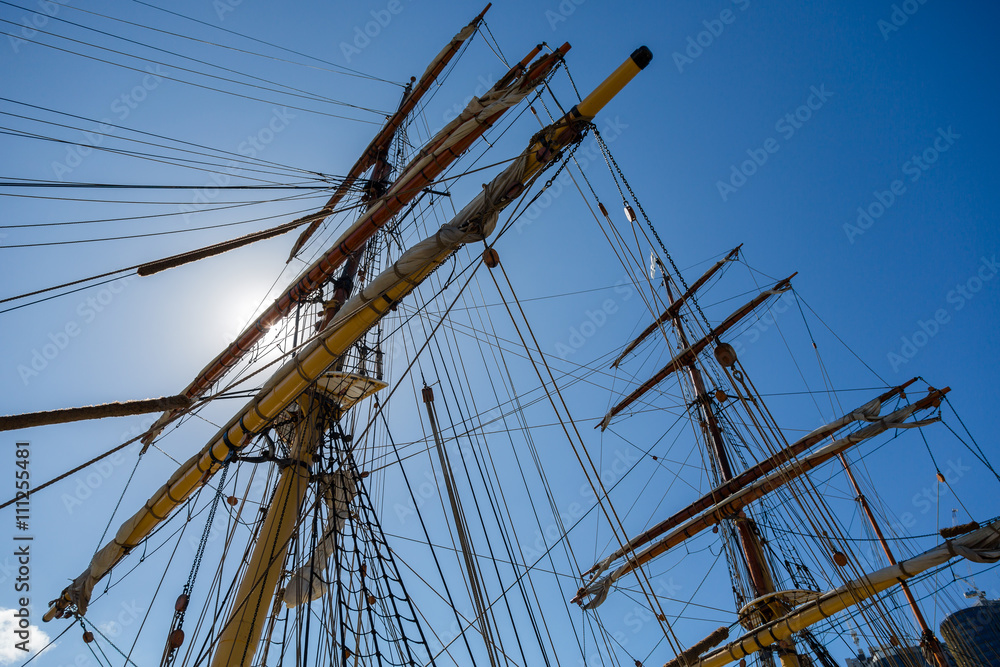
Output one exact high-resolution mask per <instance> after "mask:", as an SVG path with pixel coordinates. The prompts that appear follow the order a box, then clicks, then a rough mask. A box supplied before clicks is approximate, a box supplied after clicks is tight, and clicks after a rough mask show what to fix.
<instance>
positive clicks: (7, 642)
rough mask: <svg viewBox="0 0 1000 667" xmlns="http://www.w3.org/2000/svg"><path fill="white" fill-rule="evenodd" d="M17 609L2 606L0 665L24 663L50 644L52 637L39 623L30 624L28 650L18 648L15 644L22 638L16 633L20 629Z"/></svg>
mask: <svg viewBox="0 0 1000 667" xmlns="http://www.w3.org/2000/svg"><path fill="white" fill-rule="evenodd" d="M15 613H16V610H14V609H5V608H3V607H0V665H13V664H22V663H23V662H24V661H25V660H27V659H28V658H29V657H30V656H32V655H34V654H35V653H38V651H39V650H40V649H42V648H43V647H45V646H46V645H48V643H49V641H50V639H49V636H48V635H47V634H45V632H43V631H42V629H41V628H39V627H38V626H37V625H31V626H28V633H29V639H28V649H29V650H28V652H25V651H22V650H20V649H18V648H17V647H16V646H15V644H16V643H18V642H20V641H21V639H20V638H19V637H18V636H17V635H15V634H14V631H15V630H18V629H19V627H18V620H19V619H17V618H15V617H14V614H15Z"/></svg>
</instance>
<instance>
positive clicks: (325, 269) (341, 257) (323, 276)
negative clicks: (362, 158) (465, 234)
mask: <svg viewBox="0 0 1000 667" xmlns="http://www.w3.org/2000/svg"><path fill="white" fill-rule="evenodd" d="M569 49H570V45H569V44H568V43H567V44H563V45H562V46H561V47H560V48H559V49H558V50H556V51H554V52H552V53H550V54H547V55H545V56H543V57H541V58H539V59H538V60H537V61H535V63H534V64H533V65H531V66H530V67H529V66H528V63H529V62H530V60H531V58H532V57H533V56H534V54H537V53H538V51H539V47H535V49H533V50H532V51H531V53H529V54H528V56H526V57H525V58H524V59H523V60H522V61H521V62H519V63H518V64H516V65H515V66H514V67H512V68H511V70H510V71H508V72H507V74H505V75H504V76H503V77H502V78H501V79H500V80H499V81H498V82H497V84H496V85H495V86H494V87H493V91H501V90H504V89H506V88H510V89H511V90H516V91H519V92H522V93H523V92H526V91H530V90H532V89H533V88H534V87H535V86H536V85H538V83H540V82H541V81H542V80H543V79H544V78H545V77H546V76H547V75H548V74H549V72H551V71H552V69H553V68H554V67H555V66H556V65H557V64H558V63H559V62H560V61H561V60H562V58H563V56H564V55H565V54H566V52H568V51H569ZM525 70H527V71H526V72H525ZM522 72H524V73H522ZM500 106H501V108H500V109H498V110H497V111H495V112H494V113H492V114H490V115H489V116H487V117H486V118H483V119H480V122H478V123H476V125H475V127H474V128H473V129H472V130H471V131H469V133H468V134H467V135H466V136H464V137H463V138H462V139H460V140H459V141H457V142H456V143H455V144H454V145H452V146H450V147H446V146H445V144H446V142H447V141H448V139H449V137H450V134H446V133H444V132H442V133H440V134H439V135H438V136H437V137H435V138H434V140H433V142H432V143H430V144H428V145H427V146H425V147H424V148H423V149H422V150H421V151H420V153H419V154H418V155H417V156H416V157H415V158H414V159H413V160H411V161H410V166H413V165H420V164H421V163H422V162H426V164H424V165H423V166H422V167H421V168H420V169H419V170H417V169H415V168H412V169H411V168H409V167H408V168H407V169H404V171H403V175H402V176H400V178H399V179H398V180H397V181H396V182H395V183H394V184H393V185H392V187H391V188H390V189H389V191H388V193H387V194H386V195H385V196H384V197H383V198H381V199H380V200H379V201H378V203H376V205H374V206H373V207H372V208H370V209H369V210H368V212H367V213H366V214H365V215H364V216H363V217H362V218H361V219H360V220H358V221H357V222H356V223H355V224H354V225H353V227H352V228H351V230H350V231H349V232H348V233H346V234H345V235H344V236H342V237H341V239H340V240H339V241H338V242H337V243H336V244H335V245H334V246H333V247H332V248H330V249H328V250H327V252H326V253H325V254H324V255H323V256H322V257H320V258H319V259H318V260H317V261H315V262H314V263H313V264H312V265H311V266H310V267H309V268H308V269H307V270H306V271H304V272H303V273H302V274H301V275H300V277H299V278H298V280H296V281H295V282H294V283H293V284H292V285H291V286H290V287H289V288H288V289H287V290H286V291H285V293H284V294H282V295H281V296H280V297H278V299H277V300H275V302H274V303H273V304H271V306H270V307H269V308H268V309H267V310H265V311H264V313H262V314H261V315H260V316H259V317H258V318H257V320H256V321H254V322H253V324H251V325H250V326H249V327H248V328H247V329H246V330H245V331H244V332H243V333H242V334H240V336H239V337H238V338H237V339H236V340H235V341H234V342H233V343H231V344H230V345H229V347H227V348H226V349H225V350H224V351H223V352H222V353H221V354H219V355H218V356H217V357H216V358H215V359H213V360H212V361H211V362H210V363H209V364H208V366H206V367H205V368H204V369H203V370H202V371H201V373H199V375H198V377H197V378H195V380H194V381H193V382H192V383H191V384H190V385H189V386H188V387H187V389H185V391H184V392H183V395H185V396H187V397H189V398H191V399H197V398H198V397H200V396H202V395H203V394H204V393H205V392H206V391H207V390H208V388H209V387H211V386H212V385H213V384H214V383H215V382H216V381H217V380H218V379H219V378H221V377H222V376H223V375H224V374H225V373H226V372H227V371H228V370H229V369H230V368H231V367H232V366H233V365H234V364H235V363H236V362H237V361H238V360H239V359H240V358H242V357H243V355H244V354H246V352H247V351H248V350H250V349H251V348H253V346H254V345H256V344H257V343H258V342H259V341H260V340H261V339H262V338H263V337H264V335H265V334H266V333H267V331H268V329H270V327H271V326H273V325H274V324H275V323H277V322H278V321H279V320H280V319H281V318H283V317H285V316H286V315H288V314H289V313H290V312H291V311H292V309H293V307H294V306H295V305H296V304H297V303H299V302H300V301H301V300H302V299H304V298H305V297H307V296H309V295H310V294H312V293H313V292H314V291H315V290H316V289H317V288H318V287H320V286H321V285H322V284H323V283H324V282H325V281H327V280H328V279H330V278H331V277H332V276H333V274H334V272H335V271H336V270H337V268H338V267H339V266H341V264H343V262H344V261H345V260H346V259H347V257H349V256H350V255H351V254H352V253H353V252H355V251H356V250H358V249H359V248H361V247H362V246H363V245H364V244H365V243H366V242H367V241H368V239H369V238H371V237H372V236H373V235H374V234H375V232H377V231H378V230H379V229H380V228H381V227H382V226H383V225H385V224H386V223H387V222H388V221H389V220H390V219H391V218H392V217H393V216H394V215H396V213H398V212H399V211H400V210H401V209H402V208H403V207H404V206H405V205H407V204H408V203H410V202H411V201H412V200H413V199H414V198H415V197H416V196H417V195H418V194H419V193H420V192H421V191H422V190H423V189H424V188H425V187H427V186H428V185H429V184H430V183H431V182H432V181H433V180H434V179H435V178H436V177H437V176H439V175H440V174H441V172H443V171H444V170H445V169H446V168H447V167H448V166H450V165H451V164H452V163H453V162H454V161H455V160H456V159H457V158H458V157H459V156H461V155H462V154H463V153H464V152H465V151H466V150H467V149H468V148H469V147H470V146H471V145H472V144H473V143H474V142H475V141H476V140H477V139H478V138H479V137H481V136H482V135H483V134H484V133H485V132H486V130H488V129H489V128H490V127H492V126H493V124H494V123H496V121H497V120H499V118H500V117H501V116H502V115H503V114H504V113H505V112H506V111H507V109H508V108H509V107H508V106H505V105H500ZM456 127H457V126H456ZM451 129H452V131H454V129H455V128H454V127H453V128H451ZM411 172H415V173H411ZM177 414H178V413H177V412H176V411H175V412H170V413H165V414H164V415H162V416H161V417H160V419H158V420H157V422H156V423H155V424H154V425H153V427H152V428H151V429H150V431H149V433H148V434H147V435H146V436H145V437H144V438H143V443H145V444H146V445H148V444H149V443H150V442H152V440H153V439H154V438H155V437H156V436H157V435H158V434H159V432H160V430H162V428H163V426H164V425H166V423H167V422H168V421H169V420H170V419H172V418H173V417H174V416H176V415H177Z"/></svg>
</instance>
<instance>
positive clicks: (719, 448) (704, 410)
mask: <svg viewBox="0 0 1000 667" xmlns="http://www.w3.org/2000/svg"><path fill="white" fill-rule="evenodd" d="M664 284H665V285H666V288H667V298H668V299H670V301H673V300H674V295H673V291H672V290H671V289H670V278H669V276H668V277H667V279H666V280H665V281H664ZM670 320H671V323H672V324H673V326H674V330H675V331H676V332H677V342H678V343H679V344H680V346H681V349H687V348H688V347H689V344H688V339H687V334H686V333H685V331H684V323H683V322H682V320H681V317H680V314H679V312H677V313H674V314H672V316H671V318H670ZM696 360H697V357H696V356H692V357H690V359H689V360H688V361H687V362H686V363H685V364H684V368H685V370H686V371H687V376H688V378H689V379H690V381H691V385H692V387H693V388H694V394H695V399H694V400H695V403H697V405H698V421H699V422H700V423H701V428H702V433H703V435H704V436H705V444H706V445H707V446H708V449H709V451H710V452H711V454H712V456H713V457H714V459H715V461H716V462H717V463H718V466H719V476H720V477H721V478H722V481H723V483H725V482H729V481H731V480H732V479H733V477H734V475H733V468H732V464H731V463H730V461H729V453H728V452H727V451H726V443H725V440H724V439H723V437H722V429H721V428H720V427H719V420H718V419H717V418H716V416H715V413H714V412H712V408H711V401H712V398H711V396H710V395H709V394H708V391H707V390H706V389H705V381H704V378H703V377H702V374H701V369H699V368H698V365H697V363H696ZM745 512H746V511H745V510H744V512H741V513H740V516H739V517H738V518H736V519H735V523H736V531H737V535H738V537H739V543H740V550H741V551H742V553H743V559H744V561H745V562H746V566H747V570H748V571H749V573H750V580H751V584H752V587H753V592H754V596H755V599H759V598H762V597H764V596H767V595H770V594H771V593H775V592H776V587H775V585H774V576H773V575H772V573H771V570H770V567H768V563H767V560H766V558H765V557H764V549H763V547H762V546H761V543H760V538H759V537H758V536H757V533H756V530H755V528H756V524H755V523H754V521H753V519H752V518H750V517H749V516H748V515H747V514H746V513H745ZM777 604H779V603H778V602H777V601H776V600H775V601H774V603H773V605H777ZM762 611H763V612H764V613H763V614H762V617H763V619H764V621H765V622H767V621H771V620H774V619H775V618H778V617H779V616H780V613H779V610H778V609H777V608H776V607H774V606H772V604H769V605H768V606H767V607H766V608H764V609H762ZM778 657H779V659H780V660H781V664H782V666H783V667H798V666H799V657H798V654H797V653H796V652H795V645H794V644H793V643H791V641H790V640H789V641H788V645H787V648H783V649H779V651H778Z"/></svg>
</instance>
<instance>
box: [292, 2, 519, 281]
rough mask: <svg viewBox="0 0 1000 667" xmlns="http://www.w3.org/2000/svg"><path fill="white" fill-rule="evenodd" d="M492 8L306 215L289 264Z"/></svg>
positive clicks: (451, 46)
mask: <svg viewBox="0 0 1000 667" xmlns="http://www.w3.org/2000/svg"><path fill="white" fill-rule="evenodd" d="M492 6H493V3H492V2H491V3H489V4H488V5H486V8H485V9H483V11H481V12H479V16H477V17H476V18H474V19H472V22H471V23H469V25H468V26H466V28H465V30H462V31H461V32H459V34H458V35H457V36H456V37H455V39H453V40H452V41H451V43H450V44H448V46H446V47H445V49H444V51H442V52H441V54H440V55H438V57H437V59H436V60H435V62H434V63H433V64H432V65H431V66H430V67H428V68H427V71H426V72H424V74H423V76H421V77H420V81H418V82H417V83H416V85H415V86H413V90H412V91H411V92H410V94H409V95H408V96H407V97H406V99H404V100H403V103H402V104H401V105H400V106H399V109H398V110H397V111H396V113H394V114H393V115H392V116H390V117H389V120H388V121H386V124H385V126H384V127H383V128H382V130H381V131H380V132H379V133H378V134H377V135H376V136H375V138H374V139H372V142H371V143H370V144H368V148H366V149H365V152H364V153H362V154H361V157H360V158H358V161H357V162H355V163H354V166H353V167H351V169H350V170H349V171H348V172H347V176H345V177H344V180H343V182H341V184H340V186H339V187H338V188H337V189H336V191H334V193H333V196H331V197H330V201H328V202H327V203H326V204H325V205H324V206H323V208H322V209H320V210H319V211H318V212H316V213H311V214H310V215H309V216H308V217H309V218H313V221H312V223H311V224H310V225H309V226H308V227H307V228H306V229H305V230H304V231H303V232H302V233H301V234H300V235H299V238H298V239H296V241H295V245H294V246H292V251H291V252H290V253H289V254H288V261H289V262H290V261H292V259H294V258H295V256H296V255H297V254H299V251H300V250H302V246H304V245H305V244H306V241H308V240H309V238H310V237H311V236H312V235H313V233H314V232H315V231H316V230H317V229H318V228H319V226H320V224H321V223H322V222H323V220H325V219H326V217H327V216H329V215H330V214H331V213H333V211H334V209H335V208H336V206H337V204H338V203H339V202H340V200H341V199H343V197H344V195H346V194H347V193H348V192H349V191H350V189H351V187H352V186H353V185H354V183H355V182H357V180H358V178H360V177H361V174H363V173H365V171H367V170H368V169H369V168H370V167H371V166H372V165H373V164H375V161H376V159H377V157H378V155H379V153H381V152H383V151H385V150H388V148H389V143H390V142H391V141H392V137H393V136H394V135H395V134H396V130H397V129H399V126H400V125H402V124H403V121H404V120H406V116H407V115H409V113H410V112H411V111H413V109H414V107H416V106H417V102H419V101H420V98H422V97H423V96H424V93H426V92H427V91H428V89H430V87H431V84H433V83H434V81H435V80H436V79H437V77H438V75H439V74H440V73H441V72H442V71H444V68H445V67H447V66H448V63H449V62H451V59H452V58H453V57H454V56H455V54H456V53H458V50H459V49H460V48H462V44H464V43H465V41H466V39H468V37H463V35H464V34H465V33H467V32H470V31H471V30H473V29H475V28H476V27H478V26H479V23H480V22H481V21H482V20H483V16H485V15H486V12H487V11H489V9H490V7H492ZM532 57H534V56H532ZM411 81H412V79H411Z"/></svg>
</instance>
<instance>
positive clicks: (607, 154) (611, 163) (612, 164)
mask: <svg viewBox="0 0 1000 667" xmlns="http://www.w3.org/2000/svg"><path fill="white" fill-rule="evenodd" d="M594 137H595V138H596V139H597V144H598V145H599V146H600V147H601V153H602V154H603V155H604V161H605V162H606V163H607V164H608V169H612V168H614V171H616V172H618V177H619V178H621V179H622V183H624V184H625V188H626V189H627V190H628V193H629V195H630V196H631V197H632V201H634V202H635V205H636V207H637V208H638V209H639V213H641V214H642V217H643V219H644V220H645V221H646V225H647V226H648V227H649V231H651V232H652V233H653V238H655V239H656V242H657V243H659V244H660V250H662V251H663V254H664V255H665V256H666V258H667V261H668V262H670V266H671V267H672V268H673V270H674V273H675V274H676V275H677V278H678V280H680V283H681V287H683V288H684V293H687V291H688V289H689V288H688V284H687V281H686V280H684V276H683V275H681V270H680V269H678V268H677V264H676V263H675V262H674V258H673V257H671V256H670V252H669V251H668V250H667V246H666V245H665V244H664V243H663V240H662V239H661V238H660V235H659V234H658V233H657V231H656V227H654V226H653V221H652V220H650V219H649V216H648V215H646V211H645V209H643V208H642V204H640V203H639V198H638V197H636V196H635V192H633V191H632V186H631V185H629V182H628V179H627V178H625V174H623V173H622V170H621V167H619V166H618V162H616V161H615V158H614V156H613V155H611V151H610V150H608V145H607V144H606V143H604V137H602V136H601V133H600V132H598V131H597V128H596V127H595V128H594ZM615 185H616V186H618V193H619V194H620V195H621V196H622V202H623V203H625V204H626V205H627V204H628V200H627V199H626V198H625V193H624V192H622V188H621V186H620V185H618V181H617V179H616V180H615ZM691 302H692V303H694V307H695V310H697V311H698V314H699V315H700V316H701V319H702V320H703V321H704V322H705V327H706V328H707V329H708V331H711V330H712V325H711V323H709V321H708V318H707V317H705V313H703V312H702V310H701V304H699V303H698V299H697V298H696V297H695V295H693V294H692V295H691Z"/></svg>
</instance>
